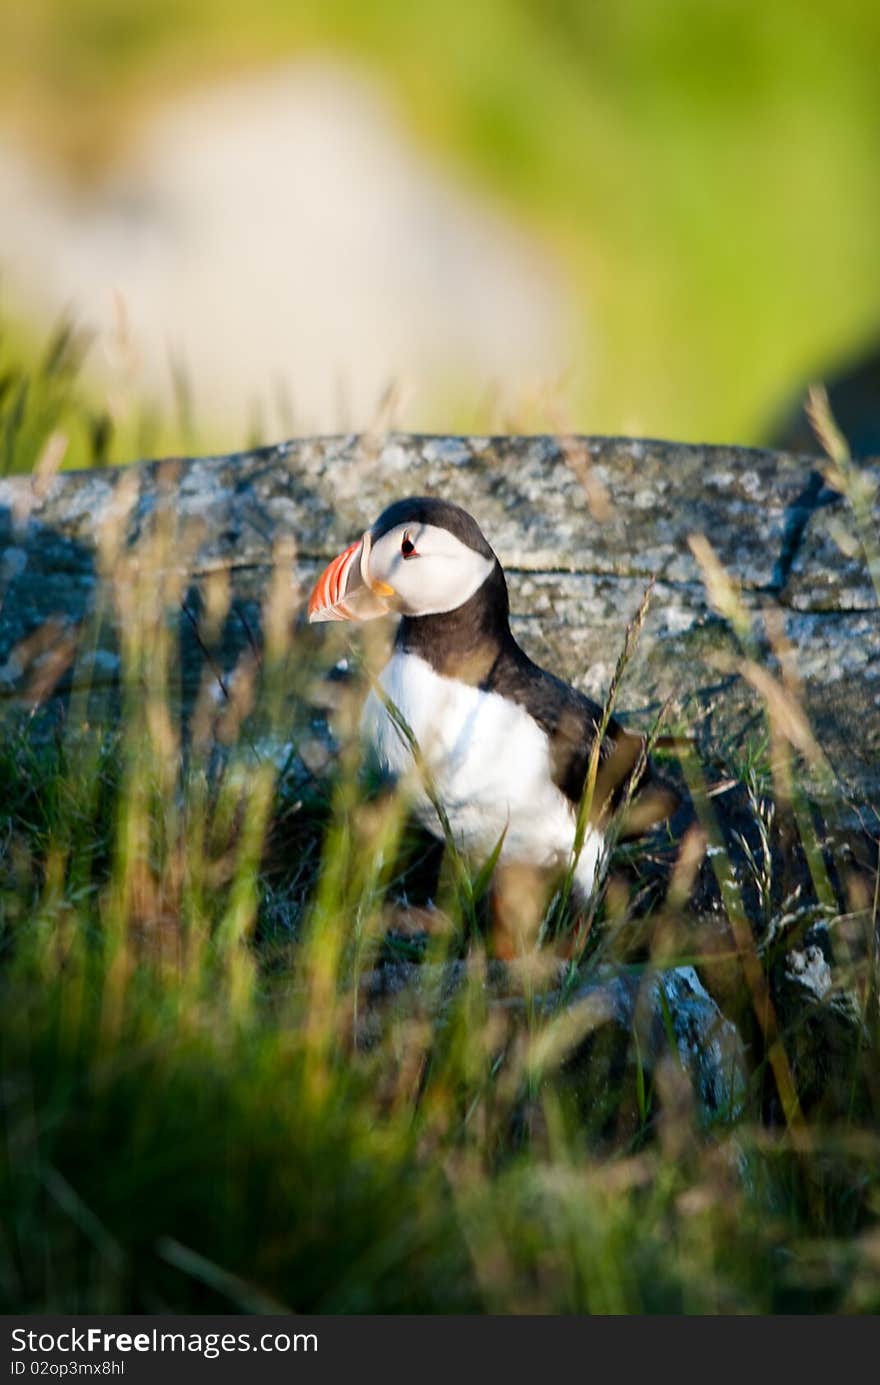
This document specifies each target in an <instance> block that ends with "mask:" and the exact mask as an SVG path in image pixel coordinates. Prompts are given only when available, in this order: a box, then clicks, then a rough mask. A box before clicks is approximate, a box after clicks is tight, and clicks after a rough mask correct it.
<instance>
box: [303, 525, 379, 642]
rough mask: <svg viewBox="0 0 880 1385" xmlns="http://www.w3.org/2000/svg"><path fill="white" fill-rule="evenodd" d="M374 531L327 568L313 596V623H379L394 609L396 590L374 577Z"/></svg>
mask: <svg viewBox="0 0 880 1385" xmlns="http://www.w3.org/2000/svg"><path fill="white" fill-rule="evenodd" d="M370 548H371V543H370V531H369V530H367V532H366V534H364V536H363V538H362V539H358V540H357V542H356V543H353V544H351V545H350V546H349V547H348V548H346V550H345V552H344V553H340V555H339V557H338V558H334V559H333V562H332V563H329V564H328V566H327V567H325V569H324V571H323V572H322V573H321V576H320V577H319V578H318V580H317V582H316V583H315V585H314V587H313V588H312V594H311V596H310V597H309V621H310V622H311V623H312V624H314V623H315V622H316V621H321V620H375V618H376V617H377V616H384V615H388V613H389V611H391V610H393V609H394V608H393V606H391V604H390V598H392V597H393V596H394V595H395V592H394V588H393V587H389V586H388V584H387V582H378V581H374V580H373V579H371V577H370Z"/></svg>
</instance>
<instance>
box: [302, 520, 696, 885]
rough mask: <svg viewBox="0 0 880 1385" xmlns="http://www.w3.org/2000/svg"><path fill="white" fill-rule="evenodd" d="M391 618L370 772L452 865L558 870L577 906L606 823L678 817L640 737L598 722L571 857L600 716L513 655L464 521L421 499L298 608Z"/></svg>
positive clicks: (636, 826)
mask: <svg viewBox="0 0 880 1385" xmlns="http://www.w3.org/2000/svg"><path fill="white" fill-rule="evenodd" d="M392 614H396V615H398V616H399V617H400V622H399V625H398V627H397V634H396V638H395V641H394V645H393V649H392V653H391V657H390V659H389V661H388V663H387V664H386V666H385V667H384V669H383V670H382V672H381V674H380V675H379V677H378V680H377V682H378V685H379V686H378V689H376V688H374V689H373V690H372V691H371V692H370V693H369V695H368V697H367V699H366V701H365V704H364V708H363V713H362V717H361V734H362V736H363V738H364V740H365V741H366V743H367V745H368V747H369V748H370V750H371V751H372V753H373V755H374V757H375V759H376V760H377V761H378V764H379V766H380V768H381V769H382V770H384V771H385V772H387V773H388V774H389V775H391V776H392V777H394V778H396V779H400V780H402V781H403V782H404V783H406V784H407V785H409V787H410V790H411V800H410V802H411V807H412V809H413V812H414V814H415V816H416V818H417V819H418V820H419V821H420V822H421V824H422V825H423V826H424V827H425V828H427V830H428V831H429V832H430V833H432V834H433V835H434V836H437V837H443V836H445V835H446V834H447V833H448V832H450V831H451V833H452V835H453V837H454V839H455V843H456V846H457V847H458V848H459V850H460V851H461V852H462V853H463V854H464V855H465V856H466V857H468V858H472V859H482V860H483V861H486V860H488V859H489V858H490V857H491V856H492V854H493V853H495V856H496V866H500V867H503V866H505V865H507V866H513V867H515V868H519V867H522V868H525V869H527V870H535V871H538V872H543V873H547V872H549V873H551V874H552V873H553V872H556V873H557V876H558V873H560V872H562V871H565V870H566V869H572V885H573V890H574V893H575V895H576V896H578V897H579V898H580V900H581V901H584V902H585V901H586V900H587V899H588V898H589V897H590V896H591V894H592V892H593V891H594V889H595V887H596V884H597V880H598V878H599V873H600V865H601V862H602V859H603V853H604V852H605V850H606V845H607V836H608V827H609V823H610V820H611V818H612V816H613V815H614V813H615V811H616V810H617V809H618V808H621V807H622V806H623V807H624V809H625V815H624V818H623V821H622V823H621V824H620V831H621V833H622V835H629V836H633V835H640V834H641V833H642V832H644V831H645V830H646V829H647V828H648V827H650V826H652V825H654V824H655V823H658V822H660V821H662V820H663V819H665V818H666V817H668V816H669V815H670V813H672V812H673V811H674V809H675V807H676V806H677V795H676V794H675V792H674V790H672V789H671V788H670V787H668V786H667V785H665V784H664V783H663V782H662V781H661V780H659V779H658V777H657V775H656V772H655V770H654V767H653V765H652V764H651V762H650V761H649V760H647V759H646V756H645V738H644V736H642V735H640V734H637V733H635V732H633V731H630V730H627V729H625V728H624V727H623V726H621V725H620V723H619V722H617V721H616V720H614V719H613V718H611V719H610V720H609V721H608V724H607V726H606V728H605V731H604V735H603V737H602V741H601V745H600V747H599V759H598V774H597V778H596V784H595V788H594V792H593V797H592V811H591V814H590V820H589V822H588V823H587V824H586V830H585V832H584V836H583V841H582V846H581V850H580V852H579V853H576V852H575V849H574V848H575V839H576V830H577V821H578V813H579V808H580V804H581V800H582V797H583V796H584V790H585V784H586V781H587V777H588V773H589V765H590V759H591V754H592V751H593V746H594V743H595V741H596V738H597V736H598V735H599V733H600V729H601V723H602V718H603V713H602V709H601V708H600V707H599V706H598V705H597V704H596V703H595V702H593V701H591V700H590V698H588V697H586V696H585V695H584V694H583V693H582V692H580V691H578V690H577V689H576V688H573V687H571V686H570V685H569V684H568V683H566V682H564V681H563V680H562V679H561V678H558V677H557V676H556V675H555V674H553V673H550V672H548V671H547V670H546V669H543V668H540V667H539V666H538V665H537V664H536V663H534V662H533V660H532V659H530V658H529V656H528V655H527V654H526V653H525V651H524V650H523V649H522V648H521V647H520V645H519V644H518V643H517V641H516V639H515V638H514V636H513V633H512V631H511V629H510V606H509V600H508V590H507V581H506V579H505V576H504V572H503V569H502V566H501V563H500V562H499V560H498V557H497V555H496V554H495V552H494V550H493V549H492V547H491V546H490V544H489V543H488V541H487V539H486V538H485V536H484V534H483V532H482V530H481V529H480V527H479V525H478V524H477V522H476V520H475V519H474V518H473V517H472V516H471V515H470V514H468V512H467V511H466V510H464V509H462V508H461V507H460V506H458V505H455V504H453V503H451V502H450V501H447V500H441V499H438V498H433V497H426V496H417V497H412V498H408V499H403V500H397V501H395V502H394V503H393V504H391V505H389V506H388V508H387V509H385V510H384V511H383V512H382V514H381V515H380V516H379V518H378V519H377V520H376V522H375V523H374V524H373V525H372V526H371V527H370V528H369V529H368V530H367V531H366V532H365V533H364V534H363V535H362V536H361V537H360V538H358V539H356V540H355V541H354V542H353V543H352V544H350V545H349V547H348V548H346V549H345V550H344V552H342V553H340V554H339V556H338V557H337V558H334V560H333V561H332V562H331V563H330V564H329V565H328V566H327V567H326V568H325V569H324V571H323V572H322V573H321V575H320V576H319V577H318V579H317V581H316V582H315V585H314V588H313V590H312V592H311V595H310V598H309V602H308V618H309V621H310V622H319V621H339V620H345V621H356V622H362V621H369V620H373V619H376V618H378V617H381V616H387V615H392ZM389 704H390V705H389ZM401 722H403V723H404V724H405V725H404V726H402V725H401ZM409 732H411V733H412V736H410V735H409V734H408V733H409ZM412 737H414V739H415V742H416V743H417V750H418V759H419V761H420V762H421V765H420V767H419V766H417V765H416V764H415V760H416V755H415V753H414V750H415V748H414V746H413V743H412ZM637 771H638V782H633V783H632V784H630V783H629V781H630V779H631V777H633V776H634V775H635V774H636V772H637ZM444 817H445V819H446V821H445V823H444V822H443V818H444Z"/></svg>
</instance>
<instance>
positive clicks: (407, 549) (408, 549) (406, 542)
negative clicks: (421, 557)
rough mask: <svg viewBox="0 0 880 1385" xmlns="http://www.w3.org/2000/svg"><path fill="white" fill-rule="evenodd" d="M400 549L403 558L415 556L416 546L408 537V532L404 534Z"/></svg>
mask: <svg viewBox="0 0 880 1385" xmlns="http://www.w3.org/2000/svg"><path fill="white" fill-rule="evenodd" d="M400 551H401V553H402V554H403V556H404V558H412V557H415V556H416V546H415V544H414V543H413V541H412V539H411V538H410V536H409V534H404V536H403V543H402V544H401V545H400Z"/></svg>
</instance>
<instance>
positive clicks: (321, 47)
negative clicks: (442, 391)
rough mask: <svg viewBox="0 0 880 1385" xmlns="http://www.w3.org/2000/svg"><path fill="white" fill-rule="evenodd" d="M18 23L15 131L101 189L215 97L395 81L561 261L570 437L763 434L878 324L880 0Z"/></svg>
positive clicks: (177, 10)
mask: <svg viewBox="0 0 880 1385" xmlns="http://www.w3.org/2000/svg"><path fill="white" fill-rule="evenodd" d="M0 17H2V23H3V26H4V43H3V44H2V45H0V78H2V81H0V93H2V95H0V102H2V107H3V109H4V111H5V114H6V119H7V120H8V121H9V122H10V123H11V125H12V127H13V128H14V129H15V130H17V131H18V132H20V133H23V134H24V136H25V137H26V138H27V139H29V140H30V141H31V143H32V144H33V145H35V146H36V147H37V148H38V149H39V150H40V151H41V152H43V153H45V154H47V155H48V156H49V157H50V158H53V159H60V160H61V161H62V163H63V164H64V166H65V168H66V169H67V171H68V172H72V173H73V174H74V175H77V174H78V175H79V176H80V177H81V178H82V179H84V180H86V181H87V180H88V179H89V178H92V177H95V176H97V175H98V173H99V172H100V170H101V169H102V168H103V167H104V166H105V164H106V162H107V161H108V160H109V159H112V157H113V156H114V154H116V153H117V152H118V149H119V147H120V146H121V145H122V144H123V143H124V141H125V138H126V137H127V135H128V134H129V133H130V132H131V130H132V129H133V128H134V127H136V126H137V124H138V123H139V122H140V121H142V120H143V119H144V118H145V117H146V116H147V115H148V114H149V112H150V111H151V110H152V109H153V108H154V106H155V104H156V102H157V101H159V100H161V99H162V98H163V97H164V96H166V95H167V94H168V93H170V92H175V91H179V90H180V89H185V88H186V87H188V86H190V85H192V84H193V83H197V82H201V81H205V80H209V79H212V78H214V77H225V76H228V75H231V74H235V73H237V72H241V71H254V70H260V69H261V68H262V67H263V66H264V65H265V64H267V63H272V64H274V63H279V62H284V61H287V60H289V59H295V58H298V57H306V58H310V57H316V56H317V57H318V58H319V59H322V58H326V57H328V56H329V57H330V58H334V57H339V58H341V59H342V60H343V61H350V62H353V63H354V64H355V65H356V66H357V67H361V68H364V69H365V70H366V71H367V72H368V73H373V74H375V75H376V77H377V78H378V79H379V81H380V82H381V83H382V84H383V85H384V86H385V87H386V88H387V89H388V91H389V92H390V93H391V96H392V99H393V100H394V101H396V102H397V104H398V105H399V108H400V111H401V115H402V117H403V119H404V121H405V122H406V123H407V125H408V126H409V127H410V128H411V129H412V130H414V131H415V134H416V136H417V138H418V139H419V140H420V141H421V142H422V143H423V144H424V146H425V147H426V148H427V149H429V150H431V151H432V152H433V154H434V155H435V156H436V157H438V158H439V159H440V160H441V161H442V162H444V163H447V164H450V165H452V166H453V167H454V168H456V169H457V170H458V171H460V172H461V173H462V174H463V176H464V177H465V179H466V180H468V181H469V182H471V183H472V184H473V185H474V186H475V188H477V189H478V190H480V191H482V192H484V193H486V194H488V195H489V196H490V197H492V198H495V199H496V200H498V201H499V202H500V203H501V204H502V205H504V206H506V207H507V208H509V209H510V211H511V212H512V214H513V215H514V216H515V217H516V218H517V219H518V220H519V221H520V222H521V223H523V224H525V225H526V226H527V227H529V228H530V229H531V230H533V231H534V232H535V234H536V235H537V236H538V238H539V240H541V241H543V242H544V243H545V244H546V245H547V247H548V248H549V250H550V251H551V253H552V254H553V255H555V256H558V258H559V261H560V263H561V265H562V268H563V272H564V273H565V274H566V275H567V277H568V280H569V282H570V283H571V284H572V286H573V288H572V295H573V303H572V307H573V315H574V321H575V333H576V339H577V340H576V351H577V355H578V359H579V360H581V361H583V362H585V363H586V365H585V367H584V368H583V369H580V368H579V369H577V370H576V371H575V378H573V379H572V380H571V381H569V382H566V386H565V390H564V391H563V398H564V400H565V401H566V402H567V412H568V415H569V416H568V417H567V418H564V419H562V420H560V424H559V426H560V427H561V426H565V427H571V428H572V429H574V430H577V431H584V432H623V433H627V434H630V435H632V434H636V433H640V434H642V435H650V436H660V437H676V438H680V439H693V440H695V441H739V442H749V441H758V440H760V439H761V438H762V436H763V435H764V434H765V431H766V429H767V428H768V426H769V425H770V423H771V422H772V421H773V420H774V418H775V417H776V415H777V411H778V409H779V408H780V407H781V406H782V404H783V403H785V402H787V401H788V400H789V399H790V398H791V397H792V396H793V395H796V394H797V393H798V392H799V391H800V390H801V389H802V387H803V385H804V383H805V380H806V379H808V378H815V377H817V376H821V375H824V374H826V373H827V372H828V371H829V370H830V369H832V368H833V366H834V365H835V364H836V363H837V361H838V360H839V358H841V357H845V356H846V355H847V354H849V353H851V352H853V351H855V350H857V349H858V348H859V347H860V346H861V345H862V343H863V342H864V341H865V340H866V339H869V338H872V337H873V336H875V335H876V330H877V322H878V320H880V275H878V268H877V255H876V247H875V240H876V237H875V231H874V228H875V227H876V225H877V222H878V218H880V183H878V180H877V178H876V148H877V141H878V134H880V98H878V84H877V81H876V70H877V55H878V52H880V12H878V9H877V6H876V5H874V4H871V3H870V0H840V3H838V4H836V5H834V6H833V7H829V6H827V5H823V4H818V3H815V2H814V0H810V3H803V0H777V3H775V4H773V5H772V6H770V5H766V4H762V3H761V0H720V2H717V3H712V4H706V3H705V2H704V0H668V2H667V3H664V4H659V3H657V0H630V3H628V4H625V5H601V4H592V5H588V4H584V3H581V0H550V2H549V3H547V2H545V0H484V3H482V4H480V5H469V4H458V5H452V6H450V5H449V4H448V3H444V4H440V3H438V0H427V2H426V3H422V4H419V5H412V4H407V3H404V0H380V2H379V3H371V4H367V5H364V4H361V3H358V2H357V0H326V2H325V3H324V4H321V5H298V4H291V3H288V0H254V3H252V4H250V5H248V6H247V7H246V8H243V7H242V6H241V5H240V4H238V3H233V0H175V3H170V0H141V3H135V0H130V3H127V4H124V5H123V4H120V3H118V0H42V2H41V3H33V4H29V5H21V4H20V3H19V0H0ZM561 407H563V406H561ZM524 413H526V414H527V413H528V411H524ZM525 421H528V420H527V419H526V420H525ZM521 422H522V420H521V421H520V423H521ZM551 422H552V420H550V419H549V418H547V417H542V418H541V421H540V424H539V425H538V426H542V427H544V426H548V425H549V424H550V423H551Z"/></svg>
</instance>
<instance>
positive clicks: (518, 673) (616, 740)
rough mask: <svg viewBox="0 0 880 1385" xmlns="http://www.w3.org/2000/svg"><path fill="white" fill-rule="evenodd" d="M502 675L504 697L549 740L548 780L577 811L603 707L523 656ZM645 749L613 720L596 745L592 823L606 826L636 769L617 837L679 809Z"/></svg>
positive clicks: (641, 740) (641, 738) (640, 829)
mask: <svg viewBox="0 0 880 1385" xmlns="http://www.w3.org/2000/svg"><path fill="white" fill-rule="evenodd" d="M519 652H520V653H521V651H519ZM499 672H500V670H499ZM504 675H505V676H504V682H505V684H506V687H505V691H506V693H507V695H508V696H513V697H514V698H515V699H516V701H518V702H519V703H520V704H521V705H522V706H523V707H524V708H525V709H526V710H527V711H528V712H529V713H530V715H531V716H532V717H534V719H535V721H536V722H537V723H538V724H539V726H541V728H542V729H543V730H544V732H545V734H546V736H547V738H548V740H549V742H550V770H551V775H552V778H553V782H554V783H555V784H556V786H557V787H558V788H559V789H560V790H561V791H562V792H563V793H564V794H565V796H566V798H568V799H569V801H570V802H571V803H572V805H573V806H574V807H575V808H578V807H579V806H580V802H581V798H582V796H583V793H584V787H585V785H586V782H587V775H588V774H589V768H590V758H591V756H592V754H593V746H594V745H595V742H596V737H597V736H598V734H599V728H600V726H601V724H602V715H603V713H602V708H601V707H600V706H599V705H598V704H597V703H595V702H593V701H592V700H591V699H590V698H588V697H586V696H585V695H584V694H583V693H580V692H578V691H577V689H575V688H572V687H570V686H569V684H568V683H564V682H563V681H562V679H560V678H556V677H555V676H554V675H553V674H552V673H547V672H546V670H545V669H542V668H539V667H538V666H537V664H533V663H532V662H531V660H530V659H528V658H527V657H526V656H525V655H523V656H522V660H520V659H516V660H515V666H514V667H512V668H511V667H508V669H506V670H505V671H504ZM645 745H646V737H645V736H642V735H639V734H637V733H635V732H632V731H627V730H626V729H625V728H624V727H623V726H621V725H620V722H618V721H616V720H615V719H614V718H613V717H612V718H611V719H610V721H609V722H608V726H607V727H606V730H605V734H604V736H603V737H602V743H601V745H600V747H599V765H598V772H597V775H596V786H595V789H594V792H593V803H592V808H591V814H590V817H591V821H592V823H593V824H594V825H596V826H599V825H602V824H604V823H606V822H607V821H608V819H609V818H610V817H611V816H612V815H613V814H614V812H615V811H617V810H618V809H620V807H621V805H622V804H623V803H624V802H625V801H626V799H627V797H628V793H629V787H630V781H631V777H632V775H633V774H634V773H635V772H638V770H639V766H640V765H641V766H642V768H641V772H640V773H639V779H638V783H637V784H636V785H635V787H634V789H633V790H632V793H631V796H630V797H629V801H628V802H627V803H626V807H625V809H624V814H623V821H622V831H621V835H622V836H624V837H634V836H639V835H640V834H641V833H642V832H645V831H647V830H648V829H649V828H650V827H653V826H654V825H655V824H657V823H659V822H663V821H664V820H665V819H666V818H668V817H669V816H670V814H671V813H673V812H674V811H675V809H676V808H677V807H678V804H679V798H678V795H677V794H676V792H675V791H674V790H673V789H672V788H670V786H669V785H667V784H665V783H663V782H662V780H660V779H658V777H657V775H656V773H655V771H654V769H653V766H652V765H651V762H650V760H649V761H648V762H647V763H644V752H645Z"/></svg>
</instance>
